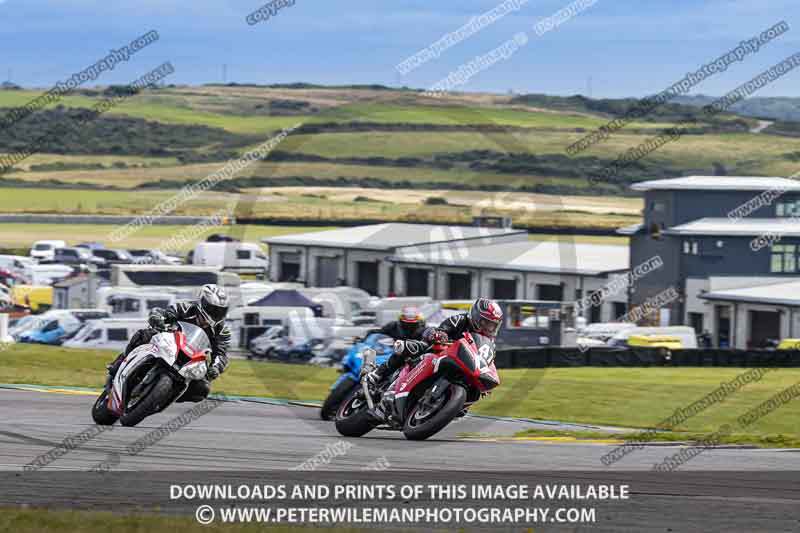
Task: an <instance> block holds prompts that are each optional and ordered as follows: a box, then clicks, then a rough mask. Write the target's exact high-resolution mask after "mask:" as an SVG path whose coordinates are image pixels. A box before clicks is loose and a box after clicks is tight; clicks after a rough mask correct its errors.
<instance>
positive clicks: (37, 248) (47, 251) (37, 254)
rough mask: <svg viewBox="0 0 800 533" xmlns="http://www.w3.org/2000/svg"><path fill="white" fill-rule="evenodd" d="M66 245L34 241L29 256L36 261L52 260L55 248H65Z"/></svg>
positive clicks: (50, 241)
mask: <svg viewBox="0 0 800 533" xmlns="http://www.w3.org/2000/svg"><path fill="white" fill-rule="evenodd" d="M66 246H67V243H66V242H64V241H52V240H47V241H36V242H34V243H33V246H32V247H31V251H30V254H29V255H30V256H31V257H33V258H35V259H38V260H40V261H41V260H45V261H48V260H52V259H53V256H54V255H55V253H56V249H57V248H65V247H66Z"/></svg>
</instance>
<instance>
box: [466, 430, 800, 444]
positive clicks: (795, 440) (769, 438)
mask: <svg viewBox="0 0 800 533" xmlns="http://www.w3.org/2000/svg"><path fill="white" fill-rule="evenodd" d="M715 431H716V430H715ZM712 433H715V432H709V433H698V432H696V431H672V432H668V431H658V432H655V431H654V432H649V431H648V432H636V431H626V432H607V431H591V430H590V431H559V430H553V429H526V430H524V431H518V432H516V433H514V437H544V438H546V437H573V438H575V439H577V440H592V439H604V440H605V439H614V440H622V441H630V442H654V443H656V442H660V443H681V442H687V443H691V444H702V443H703V442H704V441H707V440H708V438H709V435H711V434H712ZM462 436H464V437H467V438H480V437H491V436H492V435H481V434H463V435H462ZM716 441H717V442H718V443H719V444H734V445H752V446H758V447H760V448H800V436H797V435H784V434H778V435H759V434H753V433H731V434H729V435H724V436H720V437H719V438H717V439H716Z"/></svg>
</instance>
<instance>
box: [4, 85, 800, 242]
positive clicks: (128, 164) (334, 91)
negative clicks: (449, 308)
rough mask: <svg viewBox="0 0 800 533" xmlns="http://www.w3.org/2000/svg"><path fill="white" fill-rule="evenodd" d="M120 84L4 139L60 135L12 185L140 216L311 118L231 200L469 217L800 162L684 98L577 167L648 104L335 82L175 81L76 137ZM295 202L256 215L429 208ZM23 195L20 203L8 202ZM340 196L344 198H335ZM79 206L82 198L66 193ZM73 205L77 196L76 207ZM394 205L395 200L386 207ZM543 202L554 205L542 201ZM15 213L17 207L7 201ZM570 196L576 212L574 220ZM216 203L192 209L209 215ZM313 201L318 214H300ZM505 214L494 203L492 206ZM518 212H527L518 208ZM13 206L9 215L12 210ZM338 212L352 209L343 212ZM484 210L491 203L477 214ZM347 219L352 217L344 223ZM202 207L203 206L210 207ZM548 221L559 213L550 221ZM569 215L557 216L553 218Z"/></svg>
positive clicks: (43, 206)
mask: <svg viewBox="0 0 800 533" xmlns="http://www.w3.org/2000/svg"><path fill="white" fill-rule="evenodd" d="M107 91H108V89H105V90H103V89H85V90H81V91H80V92H78V93H76V94H75V95H73V96H68V97H66V98H64V99H62V100H61V101H60V102H58V103H56V104H54V105H53V106H50V108H49V109H47V110H43V111H40V112H37V113H35V114H33V115H32V116H30V117H28V118H26V119H25V120H23V121H21V122H20V123H18V124H16V125H14V127H13V128H12V130H11V131H0V153H2V152H5V153H10V152H14V151H15V150H19V149H22V148H24V147H25V146H27V143H29V142H30V141H31V140H32V139H36V138H39V137H41V135H42V134H43V133H46V132H48V131H51V130H53V129H56V131H64V132H65V134H64V135H57V136H53V138H52V139H48V141H47V142H46V143H45V144H44V146H42V150H41V151H40V152H39V153H36V154H35V155H33V156H31V157H29V158H27V159H25V160H23V161H21V162H20V163H18V164H17V165H15V167H14V168H13V169H11V171H9V172H6V173H5V174H3V175H2V177H0V186H4V187H6V188H7V190H8V189H10V188H20V187H25V188H27V187H49V188H51V189H52V188H65V187H68V188H72V189H78V190H84V191H96V190H98V189H104V188H105V189H124V190H128V191H138V192H135V198H132V199H130V201H128V199H127V197H126V196H124V195H120V193H109V194H116V195H117V196H116V198H117V199H118V200H117V201H115V200H109V201H103V202H99V203H98V202H95V201H94V200H93V199H92V198H93V197H92V196H91V195H89V194H88V192H87V193H85V196H86V200H85V201H82V202H81V203H80V205H77V202H75V201H72V202H71V203H70V206H71V209H72V212H115V213H117V212H121V211H122V212H124V211H126V210H127V211H134V212H138V210H139V209H141V208H143V206H144V205H146V204H149V202H150V201H149V200H148V198H150V196H149V195H151V194H154V195H156V196H157V194H158V193H156V191H157V190H159V189H161V192H160V193H161V194H166V192H167V190H174V189H176V188H178V187H180V186H181V185H182V184H184V183H186V182H187V181H194V180H198V179H202V178H203V177H204V176H206V175H208V174H210V173H212V172H214V171H215V170H217V169H219V168H220V167H221V166H222V165H223V164H224V162H225V161H227V160H228V159H230V158H231V157H235V156H236V155H237V154H240V153H243V152H244V151H246V150H247V149H249V148H251V147H253V146H255V145H257V144H259V143H261V142H263V141H264V140H266V139H268V138H270V137H271V136H273V135H275V134H276V132H278V131H279V130H280V129H282V128H285V127H288V126H293V125H295V124H302V126H301V127H300V128H299V129H298V130H297V131H296V132H295V133H294V134H293V135H291V136H290V137H289V138H288V139H287V140H285V141H284V142H283V143H281V144H280V145H279V146H278V147H277V148H276V150H275V151H273V153H272V154H270V156H269V158H268V159H267V160H266V161H261V162H258V163H256V164H254V165H252V166H250V167H249V168H247V169H246V170H244V171H243V172H241V174H239V175H237V176H236V177H235V178H234V179H232V180H230V181H229V182H226V183H223V184H221V186H220V190H224V191H226V192H227V193H230V194H237V193H238V194H249V195H252V191H253V190H256V189H258V190H261V188H263V187H268V188H269V189H268V190H267V191H266V192H264V193H263V194H262V196H270V195H272V192H274V191H273V190H272V189H274V188H281V187H289V188H292V187H294V188H298V187H322V188H326V187H328V188H330V187H346V188H349V189H352V190H353V192H355V191H356V190H358V191H363V190H365V189H366V190H369V189H373V190H375V193H374V194H363V192H358V193H357V194H356V196H363V197H365V198H368V199H370V200H375V201H376V203H380V201H381V200H382V195H383V194H384V192H385V191H386V190H393V191H400V190H409V191H410V190H414V191H428V193H426V194H427V195H426V194H417V195H416V196H415V195H411V194H409V195H407V196H408V197H414V198H419V200H420V202H421V203H420V204H417V205H416V206H415V209H416V211H420V208H421V207H422V206H423V205H424V202H425V201H426V199H427V198H428V197H430V196H442V195H445V196H446V195H448V194H449V193H448V191H451V190H459V191H464V192H465V194H466V191H483V193H482V195H481V194H477V195H475V196H464V195H462V196H461V197H460V198H459V200H458V201H451V202H450V203H451V204H458V203H459V202H461V201H465V202H467V203H466V204H464V205H461V206H458V205H451V206H449V207H444V208H441V209H438V210H437V211H436V212H435V213H432V214H430V213H429V214H428V215H427V218H428V219H436V220H439V219H444V220H448V219H450V220H451V221H459V222H462V221H465V220H468V219H469V215H471V214H474V212H475V206H476V205H484V204H486V202H485V201H484V202H482V200H486V199H487V197H488V198H491V197H493V196H496V195H498V194H500V193H515V194H516V193H520V194H522V193H525V194H550V195H557V196H562V197H565V198H566V197H574V196H576V195H587V196H611V197H614V198H620V196H624V195H631V193H630V191H629V189H628V187H627V184H629V183H631V182H634V181H637V180H642V179H653V178H665V177H673V176H680V175H686V174H692V173H699V174H713V173H727V174H746V175H790V174H793V173H795V172H796V171H797V164H798V161H800V138H798V132H800V128H799V127H798V125H797V123H794V122H780V123H776V124H775V125H773V126H772V127H769V128H767V129H766V130H764V131H763V132H761V133H750V130H751V129H752V128H754V127H755V126H756V125H757V124H758V121H757V120H755V119H753V118H745V117H741V116H738V115H733V114H723V115H719V116H716V117H711V118H708V117H705V116H704V115H703V113H702V112H701V110H700V109H698V108H697V107H695V106H693V105H682V104H675V103H671V104H668V105H665V106H663V107H661V108H658V109H657V110H655V111H654V112H653V113H652V114H651V115H648V116H646V117H641V118H640V119H638V120H636V121H633V122H631V123H630V124H628V125H627V126H626V127H625V128H624V129H622V130H621V131H619V132H618V133H616V134H614V135H613V136H611V137H610V138H609V139H607V140H606V141H604V142H602V143H600V144H597V145H594V146H592V147H590V148H589V149H588V150H586V151H584V152H582V153H580V154H579V155H576V156H574V157H570V156H569V155H567V153H566V152H565V150H566V148H567V147H568V146H569V145H570V144H572V143H574V142H575V141H577V140H579V139H581V138H582V137H584V136H586V135H587V134H589V133H591V132H592V131H594V130H596V129H597V128H599V127H601V126H602V125H603V124H605V123H606V122H607V121H609V120H610V119H613V118H617V117H620V116H624V113H625V112H626V111H627V110H628V109H630V108H631V106H633V105H635V103H636V102H635V100H632V99H625V100H590V99H586V98H583V97H570V98H562V97H552V96H546V95H536V94H532V95H522V96H511V95H492V94H455V95H447V96H444V97H442V98H431V97H426V96H423V95H422V93H420V92H416V91H411V90H394V89H389V88H385V87H377V86H376V87H362V88H353V87H331V88H321V87H314V86H308V85H303V84H298V85H293V86H271V87H258V86H244V85H232V86H219V85H208V86H201V87H175V86H169V87H165V88H160V89H149V90H147V91H144V92H142V93H140V94H138V95H136V96H134V97H131V98H130V99H128V100H126V101H124V102H123V103H121V104H120V105H118V106H116V107H114V108H113V109H112V110H110V111H109V112H108V113H106V114H104V115H101V116H99V117H98V118H96V119H94V120H93V121H91V122H90V123H88V124H87V125H86V126H84V127H81V128H75V127H72V128H70V124H71V121H74V120H75V116H76V115H77V114H78V113H79V111H77V110H79V109H87V108H90V107H91V106H92V105H94V103H96V102H97V101H99V100H100V99H101V98H103V97H104V96H105V94H107ZM38 94H39V93H38V92H37V91H26V90H4V91H0V112H4V111H6V110H8V109H9V108H11V107H14V106H21V105H24V104H25V103H27V102H29V101H30V100H32V99H33V98H35V97H36V96H37V95H38ZM687 118H691V119H694V120H695V123H694V124H693V125H692V127H691V128H690V131H689V134H687V135H684V136H683V137H682V138H681V139H679V140H678V141H676V142H673V143H669V144H667V145H665V146H663V147H662V148H661V149H659V150H658V151H656V152H655V153H653V154H651V155H649V156H648V157H646V158H644V159H642V160H640V161H638V162H636V164H634V165H632V166H631V167H630V168H628V169H626V170H625V171H624V172H623V173H622V175H621V184H619V185H617V184H600V185H589V183H588V181H587V179H586V178H587V177H588V176H589V175H590V174H592V173H593V172H596V171H597V170H599V169H601V168H602V167H603V166H605V165H607V164H609V163H610V162H612V161H613V160H614V159H615V158H616V157H617V156H618V155H620V154H622V153H624V152H625V151H626V150H629V149H631V148H634V147H636V146H637V145H639V144H641V143H643V142H645V141H647V140H648V139H651V138H652V137H653V136H654V135H657V134H658V133H659V132H661V131H663V130H665V129H667V128H670V127H672V126H674V125H675V123H676V122H678V121H681V120H686V119H687ZM295 192H296V191H292V192H291V193H289V195H288V196H287V197H291V198H292V199H293V200H292V201H288V200H287V201H286V202H283V203H278V202H274V201H271V200H270V201H259V202H258V206H259V207H258V208H256V209H254V210H251V212H254V213H260V214H262V215H265V216H269V215H272V216H274V217H279V216H281V214H282V213H285V212H287V211H291V212H292V214H293V216H294V217H295V218H299V219H301V220H303V219H305V220H312V219H314V218H317V217H324V216H326V215H325V213H326V212H328V211H330V212H334V213H336V214H338V215H339V216H338V218H350V217H352V216H355V217H356V218H358V217H364V218H371V217H376V216H377V217H379V218H381V217H384V218H386V219H398V220H413V219H414V218H415V217H417V218H419V216H420V213H418V212H417V213H415V209H412V208H408V206H407V205H398V206H389V205H371V204H370V201H364V200H362V201H360V202H356V201H354V198H355V197H354V196H353V197H351V198H349V199H348V200H344V199H342V198H340V195H331V194H328V193H325V194H324V196H326V199H325V200H326V201H324V202H317V203H320V204H324V205H321V206H319V209H316V208H315V206H314V202H313V201H312V200H313V198H311V197H306V198H305V199H303V197H302V193H300V194H295ZM6 196H7V197H8V198H12V197H13V196H12V195H11V194H10V193H9V194H6ZM334 197H335V198H337V199H336V200H332V199H331V198H334ZM25 198H26V199H25V201H24V202H23V203H16V204H14V205H6V206H5V209H11V208H14V209H16V210H19V209H21V210H24V211H32V212H52V211H53V210H58V209H61V208H62V207H63V206H60V205H56V204H54V203H53V202H52V201H51V200H49V199H48V198H49V197H48V195H47V194H42V195H36V194H33V195H31V194H29V195H28V196H27V197H25ZM64 198H67V197H66V196H65V197H64ZM64 201H66V200H64ZM384 201H385V200H384ZM530 201H532V202H535V201H539V203H540V204H541V203H542V202H541V200H530ZM4 203H5V202H4ZM574 203H575V202H574V201H572V200H569V201H565V202H563V204H564V208H563V211H572V210H573V209H571V208H570V207H566V206H567V205H573V204H574ZM212 204H214V202H207V203H203V202H198V205H192V208H193V209H199V210H200V211H202V210H205V209H211V208H212V207H214V206H213V205H212ZM304 204H307V205H308V206H309V208H308V209H302V208H301V209H299V210H297V205H300V206H303V205H304ZM489 204H490V205H491V202H489ZM518 204H519V203H518ZM0 207H2V206H0ZM618 207H619V209H618V210H615V209H613V208H612V209H608V210H606V211H605V212H604V213H597V212H592V211H582V210H581V209H583V208H579V209H578V210H577V212H578V213H585V214H586V215H587V216H586V217H585V218H582V219H581V221H580V224H582V225H585V226H589V227H592V226H594V227H612V226H613V225H616V224H618V223H620V222H631V221H635V219H636V216H637V215H636V214H635V213H632V212H631V211H630V209H628V207H629V206H626V205H625V204H624V203H619V204H618ZM337 208H339V209H337ZM478 210H480V209H478ZM492 210H493V211H495V210H500V211H503V210H505V211H507V212H509V213H511V214H512V215H514V216H515V217H516V218H519V217H527V218H528V219H529V220H530V221H533V220H534V219H537V218H538V219H540V220H545V219H549V220H550V221H551V222H554V224H555V225H556V226H560V227H563V226H566V225H570V224H572V222H571V220H570V218H571V217H568V216H567V215H566V214H564V215H563V216H561V218H560V219H558V218H559V215H558V212H559V211H553V210H550V209H544V208H540V207H539V206H538V205H537V204H536V203H533V204H532V205H526V206H520V205H516V206H513V207H506V208H495V207H492ZM344 211H347V212H348V213H349V214H348V215H347V217H344V216H343V215H341V213H343V212H344ZM195 212H197V211H195ZM543 213H546V216H545V215H544V214H543ZM554 219H558V220H554Z"/></svg>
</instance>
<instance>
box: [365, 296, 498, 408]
mask: <svg viewBox="0 0 800 533" xmlns="http://www.w3.org/2000/svg"><path fill="white" fill-rule="evenodd" d="M502 323H503V310H502V309H501V308H500V306H499V305H498V304H497V302H495V301H494V300H490V299H489V298H478V299H477V300H475V302H474V303H473V304H472V306H471V307H470V309H469V312H467V313H462V314H458V315H453V316H451V317H450V318H447V319H445V321H444V322H442V323H441V324H439V327H435V328H428V329H426V330H425V332H424V333H423V334H422V339H421V340H413V339H412V340H398V341H396V342H395V343H394V351H393V353H392V355H391V356H390V357H389V359H387V360H386V362H385V363H383V364H382V365H379V366H378V367H377V368H375V370H373V371H372V372H370V373H369V374H367V376H366V377H367V381H368V382H369V384H370V386H375V385H376V384H378V383H380V382H381V381H383V379H384V378H385V377H387V376H391V375H392V374H393V373H394V372H395V371H396V370H398V369H399V368H400V367H402V366H403V365H404V364H405V363H406V361H408V360H409V359H413V358H415V357H419V356H420V355H422V354H424V353H425V352H427V351H428V350H429V349H430V348H431V346H432V345H434V344H441V343H445V342H452V341H456V340H458V339H460V338H461V337H463V336H464V334H465V333H466V332H470V333H477V334H479V335H483V336H485V337H489V338H491V339H494V338H496V337H497V333H498V332H499V331H500V326H501V325H502ZM393 396H394V395H393V393H392V392H391V391H387V392H386V393H385V394H384V397H383V399H382V400H381V402H380V403H378V405H376V406H375V410H374V411H373V413H372V414H373V416H375V417H377V418H380V419H384V418H385V413H386V412H387V407H388V406H387V405H386V404H387V403H391V401H392V400H393Z"/></svg>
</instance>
